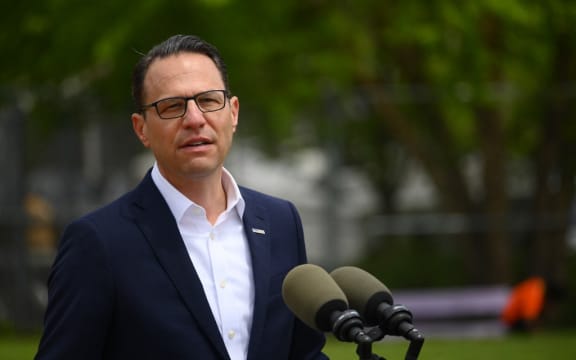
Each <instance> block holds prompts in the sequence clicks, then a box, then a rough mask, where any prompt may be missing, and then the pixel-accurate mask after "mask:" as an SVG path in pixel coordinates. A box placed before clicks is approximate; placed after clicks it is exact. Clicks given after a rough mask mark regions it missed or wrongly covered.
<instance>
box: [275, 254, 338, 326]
mask: <svg viewBox="0 0 576 360" xmlns="http://www.w3.org/2000/svg"><path fill="white" fill-rule="evenodd" d="M282 297H283V299H284V302H285V303H286V305H287V306H288V308H289V309H290V310H291V311H292V312H293V313H294V314H295V315H296V316H297V317H298V318H299V319H300V320H302V321H303V322H304V323H305V324H306V325H308V326H310V327H312V328H314V329H317V330H320V331H330V330H332V322H333V319H331V316H332V315H333V314H334V312H335V311H344V310H346V309H348V302H347V301H346V295H344V293H343V292H342V290H341V289H340V288H339V287H338V285H337V284H336V282H335V281H334V279H333V278H332V277H331V276H330V274H328V273H327V272H326V271H325V270H324V269H322V268H321V267H320V266H317V265H313V264H303V265H299V266H296V267H295V268H293V269H292V270H290V272H288V274H287V275H286V277H285V278H284V282H283V284H282Z"/></svg>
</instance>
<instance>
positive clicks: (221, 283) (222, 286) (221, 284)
mask: <svg viewBox="0 0 576 360" xmlns="http://www.w3.org/2000/svg"><path fill="white" fill-rule="evenodd" d="M226 284H227V282H226V280H222V281H220V288H222V289H224V288H225V287H226Z"/></svg>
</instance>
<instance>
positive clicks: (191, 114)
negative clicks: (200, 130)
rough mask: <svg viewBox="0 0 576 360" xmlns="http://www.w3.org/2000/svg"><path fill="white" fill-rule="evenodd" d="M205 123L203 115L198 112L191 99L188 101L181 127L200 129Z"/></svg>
mask: <svg viewBox="0 0 576 360" xmlns="http://www.w3.org/2000/svg"><path fill="white" fill-rule="evenodd" d="M205 123H206V119H205V118H204V113H203V112H202V111H200V109H199V108H198V105H196V102H195V101H194V100H193V99H190V100H188V104H187V108H186V113H185V114H184V116H183V117H182V126H184V127H202V126H204V124H205Z"/></svg>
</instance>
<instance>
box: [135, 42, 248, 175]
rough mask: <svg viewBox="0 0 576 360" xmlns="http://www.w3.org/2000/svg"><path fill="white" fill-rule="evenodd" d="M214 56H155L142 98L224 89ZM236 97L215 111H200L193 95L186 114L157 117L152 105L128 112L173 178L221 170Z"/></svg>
mask: <svg viewBox="0 0 576 360" xmlns="http://www.w3.org/2000/svg"><path fill="white" fill-rule="evenodd" d="M223 89H224V81H223V80H222V77H221V75H220V72H219V71H218V69H217V67H216V65H215V64H214V62H213V61H212V60H211V59H210V58H209V57H207V56H205V55H203V54H196V53H180V54H177V55H173V56H169V57H167V58H164V59H158V60H155V61H154V62H153V63H152V64H151V65H150V67H149V69H148V73H147V74H146V78H145V79H144V94H145V95H144V101H143V102H144V103H145V104H149V103H152V102H155V101H158V100H161V99H165V98H169V97H175V96H182V97H189V96H194V95H196V94H198V93H201V92H204V91H208V90H223ZM238 110H239V102H238V99H237V98H236V97H232V98H231V99H230V101H229V102H228V101H227V103H226V105H225V107H224V108H223V109H221V110H218V111H215V112H207V113H203V112H201V111H200V110H199V109H198V107H197V105H196V103H195V102H194V101H193V100H190V101H189V102H188V110H187V111H186V114H185V115H184V116H182V117H180V118H175V119H161V118H160V117H159V116H158V113H157V112H156V109H155V108H154V107H150V108H148V109H146V110H145V111H146V112H145V117H144V116H143V115H142V114H137V113H136V114H132V124H133V127H134V131H135V132H136V135H137V136H138V138H139V139H140V141H142V143H143V144H144V146H146V147H148V148H150V149H151V150H152V152H153V153H154V156H155V158H156V161H157V164H158V168H159V170H160V172H161V173H162V175H164V177H165V178H166V179H168V181H170V182H172V184H174V185H176V184H180V183H182V182H183V181H185V180H187V179H198V180H200V179H201V178H203V177H208V176H210V175H215V174H219V171H220V170H221V168H222V165H223V163H224V160H225V158H226V156H227V154H228V151H229V150H230V147H231V145H232V138H233V134H234V132H235V131H236V125H237V124H238Z"/></svg>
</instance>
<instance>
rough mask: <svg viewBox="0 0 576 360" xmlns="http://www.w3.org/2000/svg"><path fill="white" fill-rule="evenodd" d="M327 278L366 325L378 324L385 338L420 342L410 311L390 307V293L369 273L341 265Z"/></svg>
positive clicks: (396, 306)
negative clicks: (400, 337) (330, 278)
mask: <svg viewBox="0 0 576 360" xmlns="http://www.w3.org/2000/svg"><path fill="white" fill-rule="evenodd" d="M330 275H331V276H332V278H333V279H334V281H335V282H336V284H338V286H339V287H340V288H341V289H342V290H343V291H344V294H346V297H347V299H348V301H349V303H350V307H352V308H354V309H358V312H359V313H360V315H361V316H362V318H363V319H364V321H366V324H367V325H369V326H375V325H378V326H379V327H380V329H382V331H383V332H384V333H385V334H386V335H398V336H403V337H404V338H406V339H408V340H411V341H412V340H416V341H422V335H420V333H419V332H418V330H417V329H416V328H415V327H414V325H412V313H411V312H410V310H408V309H407V308H406V307H405V306H403V305H394V300H393V298H392V293H391V292H390V290H388V288H387V287H386V285H384V284H383V283H382V282H380V280H378V279H377V278H376V277H374V276H373V275H372V274H370V273H369V272H367V271H365V270H362V269H360V268H357V267H354V266H343V267H340V268H338V269H335V270H333V271H332V272H331V273H330Z"/></svg>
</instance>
